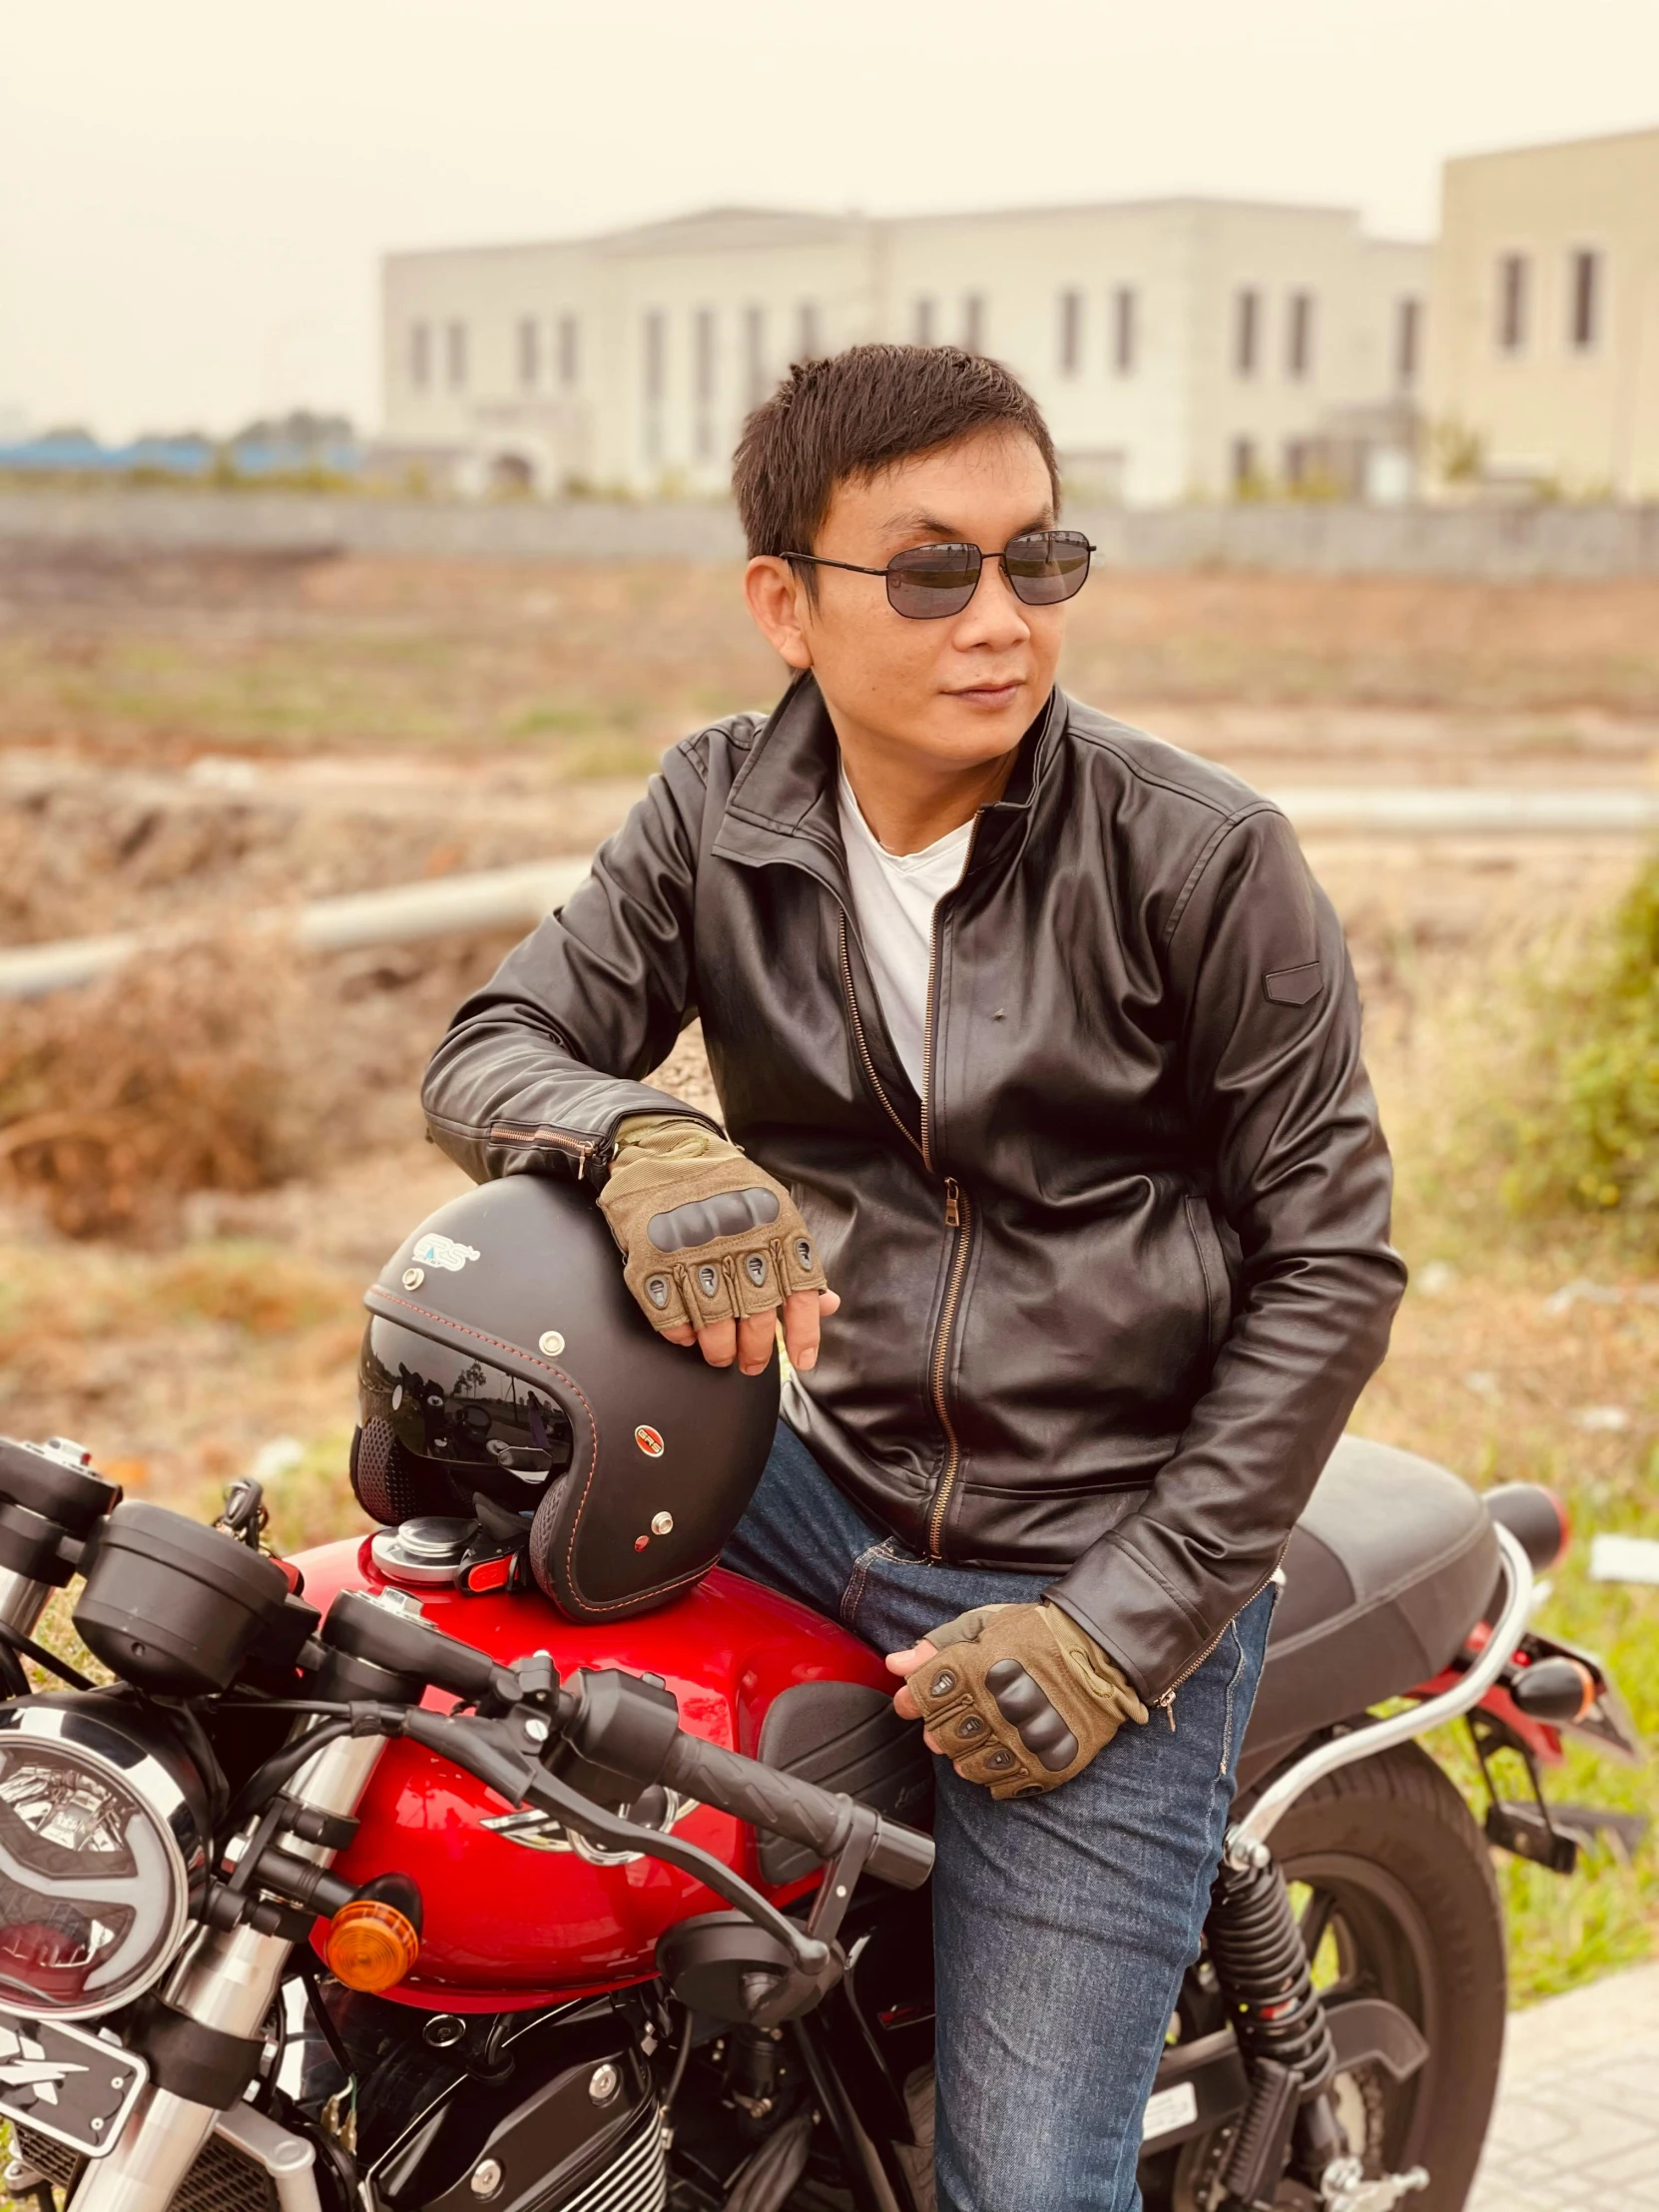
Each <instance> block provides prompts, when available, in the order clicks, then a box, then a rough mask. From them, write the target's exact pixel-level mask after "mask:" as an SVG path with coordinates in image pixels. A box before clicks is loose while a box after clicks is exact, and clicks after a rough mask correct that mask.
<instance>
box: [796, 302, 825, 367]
mask: <svg viewBox="0 0 1659 2212" xmlns="http://www.w3.org/2000/svg"><path fill="white" fill-rule="evenodd" d="M796 332H797V340H798V343H797V351H798V355H799V358H800V359H802V360H804V361H816V360H817V359H818V357H819V355H820V354H821V353H822V352H823V350H824V341H823V337H822V334H821V332H820V330H819V317H818V301H817V300H816V299H803V300H802V302H801V305H800V306H799V307H798V308H797V309H796Z"/></svg>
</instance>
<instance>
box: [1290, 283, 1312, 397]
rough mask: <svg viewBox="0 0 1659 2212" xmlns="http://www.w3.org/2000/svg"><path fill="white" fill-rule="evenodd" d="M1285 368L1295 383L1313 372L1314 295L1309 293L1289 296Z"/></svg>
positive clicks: (1300, 292)
mask: <svg viewBox="0 0 1659 2212" xmlns="http://www.w3.org/2000/svg"><path fill="white" fill-rule="evenodd" d="M1285 366H1286V369H1287V370H1288V371H1289V373H1290V375H1291V376H1292V378H1293V379H1294V380H1295V381H1296V382H1297V383H1301V382H1302V381H1303V379H1304V378H1305V377H1308V376H1311V375H1312V374H1313V372H1314V295H1313V293H1312V292H1311V291H1293V292H1292V294H1291V319H1290V323H1289V326H1288V328H1287V330H1286V333H1285Z"/></svg>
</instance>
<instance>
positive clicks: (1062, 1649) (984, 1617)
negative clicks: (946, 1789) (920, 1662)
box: [910, 1604, 1146, 1798]
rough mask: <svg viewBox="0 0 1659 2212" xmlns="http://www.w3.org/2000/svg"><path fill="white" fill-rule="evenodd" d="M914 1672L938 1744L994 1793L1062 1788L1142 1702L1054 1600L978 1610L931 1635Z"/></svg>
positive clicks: (1139, 1715) (1142, 1713)
mask: <svg viewBox="0 0 1659 2212" xmlns="http://www.w3.org/2000/svg"><path fill="white" fill-rule="evenodd" d="M931 1640H932V1642H933V1644H934V1649H935V1656H934V1657H933V1658H932V1659H931V1660H929V1661H928V1662H927V1664H926V1665H925V1666H922V1667H919V1668H917V1670H916V1671H915V1673H914V1674H913V1675H912V1676H911V1678H910V1686H911V1689H912V1690H913V1692H914V1694H915V1697H916V1702H917V1704H918V1705H919V1706H920V1708H921V1712H922V1716H923V1718H924V1720H925V1721H926V1723H927V1726H928V1729H929V1730H930V1732H931V1733H932V1735H933V1738H934V1740H935V1741H936V1742H937V1743H938V1744H939V1745H940V1747H941V1748H942V1750H943V1751H944V1752H945V1754H946V1756H947V1757H948V1758H949V1759H950V1760H951V1761H952V1762H953V1764H954V1765H955V1767H956V1771H957V1773H958V1774H960V1775H962V1776H963V1777H964V1778H965V1779H966V1780H967V1781H970V1782H977V1783H982V1784H983V1785H984V1786H985V1787H986V1788H987V1789H989V1790H990V1792H991V1794H992V1795H993V1796H994V1797H998V1798H1003V1797H1023V1796H1030V1795H1033V1794H1036V1793H1038V1792H1041V1791H1044V1790H1052V1789H1056V1788H1058V1787H1059V1785H1060V1784H1061V1783H1062V1782H1068V1781H1069V1780H1070V1779H1071V1777H1072V1776H1073V1775H1075V1774H1079V1773H1081V1771H1082V1770H1083V1768H1084V1767H1086V1766H1087V1765H1088V1764H1089V1762H1090V1761H1091V1760H1092V1759H1093V1758H1094V1757H1095V1755H1096V1754H1097V1753H1098V1752H1100V1751H1101V1750H1103V1749H1104V1748H1105V1746H1106V1745H1107V1744H1108V1743H1109V1742H1110V1741H1111V1739H1112V1738H1113V1736H1114V1735H1116V1733H1117V1731H1118V1728H1119V1726H1120V1724H1121V1723H1122V1722H1123V1721H1124V1720H1125V1719H1134V1720H1144V1719H1145V1717H1146V1708H1145V1707H1144V1706H1143V1705H1142V1704H1141V1703H1140V1700H1139V1699H1138V1698H1137V1697H1136V1696H1135V1693H1134V1691H1133V1690H1132V1689H1131V1688H1130V1687H1129V1684H1128V1682H1127V1680H1126V1679H1125V1678H1124V1677H1123V1675H1122V1674H1121V1673H1120V1671H1119V1670H1118V1668H1117V1667H1116V1666H1115V1665H1114V1664H1113V1663H1112V1661H1111V1660H1110V1659H1108V1658H1107V1656H1106V1654H1105V1653H1104V1652H1102V1651H1100V1650H1099V1649H1098V1648H1097V1647H1096V1646H1094V1645H1093V1644H1092V1643H1091V1642H1090V1641H1089V1639H1087V1638H1086V1637H1085V1636H1084V1635H1083V1633H1082V1631H1081V1630H1079V1629H1077V1628H1076V1626H1075V1624H1073V1623H1072V1622H1070V1621H1069V1620H1068V1619H1067V1618H1066V1617H1065V1616H1064V1615H1061V1614H1056V1613H1055V1610H1054V1608H1053V1607H1051V1606H1047V1605H1041V1604H1035V1605H1009V1606H984V1607H980V1608H979V1609H978V1611H977V1612H974V1613H964V1614H961V1615H959V1616H958V1617H957V1619H955V1620H953V1621H947V1622H945V1623H944V1624H943V1625H942V1627H940V1628H938V1629H935V1630H934V1631H933V1635H932V1639H931Z"/></svg>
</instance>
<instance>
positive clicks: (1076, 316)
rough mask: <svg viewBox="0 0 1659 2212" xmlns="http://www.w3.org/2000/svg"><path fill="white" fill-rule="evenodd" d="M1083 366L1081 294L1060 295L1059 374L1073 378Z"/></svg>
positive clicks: (1069, 292)
mask: <svg viewBox="0 0 1659 2212" xmlns="http://www.w3.org/2000/svg"><path fill="white" fill-rule="evenodd" d="M1082 365H1083V294H1082V293H1081V292H1080V291H1063V292H1061V294H1060V373H1061V375H1062V376H1075V375H1076V374H1077V371H1078V370H1079V369H1080V368H1081V367H1082Z"/></svg>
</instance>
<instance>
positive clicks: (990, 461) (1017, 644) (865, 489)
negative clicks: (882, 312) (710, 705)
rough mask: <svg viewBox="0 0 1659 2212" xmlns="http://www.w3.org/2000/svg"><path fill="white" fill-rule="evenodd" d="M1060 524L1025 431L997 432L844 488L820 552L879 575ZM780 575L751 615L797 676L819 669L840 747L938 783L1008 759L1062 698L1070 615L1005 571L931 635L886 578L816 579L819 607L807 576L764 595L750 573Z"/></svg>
mask: <svg viewBox="0 0 1659 2212" xmlns="http://www.w3.org/2000/svg"><path fill="white" fill-rule="evenodd" d="M1054 520H1055V516H1054V498H1053V492H1052V489H1051V487H1050V485H1049V480H1048V471H1047V469H1046V468H1045V467H1044V465H1043V459H1042V455H1041V454H1040V453H1039V452H1038V451H1037V448H1036V446H1035V445H1034V444H1033V443H1032V442H1031V440H1030V439H1029V438H1028V437H1026V436H1025V434H1024V433H1023V432H1022V431H1002V430H998V431H989V432H985V433H982V434H980V435H978V436H976V437H972V438H964V439H962V440H961V441H960V442H959V443H957V444H954V445H947V446H942V447H940V448H939V450H938V451H936V452H933V453H924V454H919V455H917V456H916V457H915V458H914V459H911V460H906V461H900V462H898V463H896V464H895V465H894V466H893V467H892V468H890V469H886V470H883V471H882V473H881V474H880V475H878V476H876V477H874V478H873V479H871V480H870V481H868V482H858V481H851V482H845V483H842V484H840V485H838V486H837V487H836V490H835V493H834V496H833V498H832V499H831V501H830V512H829V514H828V515H827V517H826V518H825V523H824V527H823V529H822V530H821V531H820V532H819V536H818V543H817V544H816V545H814V546H813V547H811V548H810V550H811V551H812V552H814V553H817V554H819V555H820V556H822V557H823V558H824V559H825V560H833V561H851V562H853V563H855V564H856V565H857V566H859V567H861V568H875V569H878V568H882V567H884V566H885V564H886V563H887V562H888V561H889V560H890V559H891V558H892V556H893V555H894V554H895V553H901V552H904V551H905V550H906V549H907V548H909V547H911V546H918V545H937V544H941V543H965V544H969V545H977V546H979V547H980V548H981V549H982V550H983V551H984V552H986V553H998V552H1000V551H1001V550H1002V548H1003V547H1004V546H1005V545H1006V544H1007V543H1008V541H1009V539H1010V538H1015V537H1018V536H1019V535H1020V533H1021V532H1022V531H1026V530H1042V529H1047V528H1051V527H1052V526H1053V523H1054ZM803 550H809V549H808V548H803ZM780 565H781V564H778V563H771V562H759V561H757V562H754V563H752V564H751V570H752V574H751V587H750V600H751V605H752V606H754V608H755V612H756V615H757V618H758V619H759V620H760V621H761V623H762V626H763V628H765V629H766V630H767V632H768V634H769V636H771V638H772V640H773V643H774V644H775V645H777V646H778V648H779V650H780V651H781V652H782V653H783V655H784V657H785V659H786V660H787V661H789V663H790V664H791V666H792V667H795V668H811V669H812V671H813V673H814V675H815V676H816V677H817V679H818V683H819V688H820V689H821V690H822V692H823V693H824V696H825V699H826V701H827V703H828V705H829V708H830V716H831V719H832V720H833V721H834V723H835V726H836V728H837V730H838V731H839V732H840V733H841V736H842V738H843V740H845V739H846V738H848V737H849V736H850V735H851V733H852V732H853V731H856V732H857V734H858V735H859V736H860V737H861V738H863V739H864V740H865V741H866V742H867V741H871V740H873V741H874V742H876V743H877V744H880V745H881V746H882V747H883V749H885V748H886V747H887V746H891V747H892V748H894V749H896V750H898V751H901V752H905V753H908V754H910V755H911V756H915V755H918V754H919V755H923V756H926V757H927V758H928V759H929V760H930V761H931V762H932V763H934V764H935V765H936V766H937V767H939V768H941V769H945V770H949V769H965V768H971V767H974V766H976V765H978V764H980V763H983V762H988V761H992V760H995V759H997V758H998V757H999V756H1001V755H1003V754H1006V753H1009V752H1011V751H1012V749H1013V748H1014V747H1015V746H1016V745H1018V743H1019V741H1020V739H1021V737H1022V736H1023V735H1024V733H1025V731H1026V729H1027V728H1028V727H1029V725H1030V724H1031V722H1032V721H1033V720H1034V718H1035V716H1036V714H1037V711H1038V709H1039V708H1040V707H1041V706H1042V704H1043V701H1044V700H1045V699H1046V698H1047V697H1048V694H1049V692H1050V690H1051V689H1052V688H1053V683H1054V669H1055V664H1056V662H1057V661H1058V660H1059V657H1060V645H1061V641H1062V639H1063V637H1064V634H1065V622H1066V608H1065V605H1064V604H1062V605H1060V606H1057V607H1027V606H1024V605H1022V604H1021V602H1020V601H1019V600H1017V599H1016V598H1015V597H1014V595H1013V593H1012V591H1011V590H1010V589H1009V588H1008V581H1007V578H1006V577H1005V576H1004V575H1003V573H1002V568H1001V565H1000V563H998V562H994V561H987V562H986V564H985V568H984V572H983V574H982V575H981V576H980V579H979V588H978V590H977V591H976V592H975V593H974V595H973V597H972V599H971V600H970V601H969V602H968V604H967V606H966V607H965V608H964V609H963V611H962V612H961V613H960V614H959V615H949V616H944V617H941V618H936V619H933V620H929V621H916V620H914V619H912V618H910V617H907V616H904V615H899V614H895V613H894V612H893V610H892V608H891V607H890V606H889V605H888V604H887V595H886V587H885V585H884V584H883V582H882V579H881V578H880V577H879V576H851V575H848V574H846V573H845V572H844V571H843V570H840V569H834V568H817V569H814V570H813V571H812V574H813V576H814V577H815V578H816V581H817V593H816V601H815V599H814V598H813V597H811V596H809V593H808V591H807V588H806V585H805V582H804V580H803V579H804V576H805V573H806V572H805V571H802V570H796V571H785V577H786V578H787V581H788V585H789V589H788V591H787V592H786V591H785V590H783V589H782V588H780V583H774V584H773V585H772V586H771V588H770V589H769V588H767V587H766V586H763V587H762V588H761V589H759V590H758V589H757V586H758V585H759V584H760V583H761V579H759V578H757V577H756V576H755V575H754V573H753V572H754V571H756V570H771V571H772V577H773V579H777V578H778V570H779V568H780ZM780 581H781V580H780ZM769 614H771V615H772V616H773V619H771V620H769V619H768V615H769Z"/></svg>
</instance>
